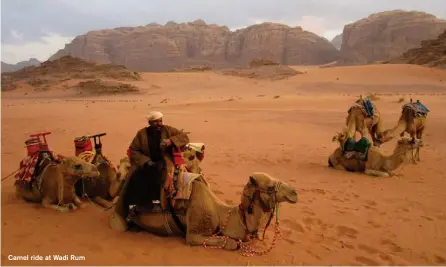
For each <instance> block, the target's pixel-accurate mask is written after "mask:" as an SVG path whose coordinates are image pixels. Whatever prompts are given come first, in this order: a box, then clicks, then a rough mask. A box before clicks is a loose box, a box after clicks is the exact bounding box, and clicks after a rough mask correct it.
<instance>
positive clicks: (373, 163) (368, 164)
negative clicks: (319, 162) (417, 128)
mask: <svg viewBox="0 0 446 267" xmlns="http://www.w3.org/2000/svg"><path fill="white" fill-rule="evenodd" d="M346 136H348V135H347V134H346V133H341V134H339V135H338V137H337V138H336V139H335V138H334V139H333V141H339V142H340V144H343V143H344V140H343V139H344V138H345V137H346ZM421 146H423V142H422V141H421V140H418V139H414V138H405V137H402V138H401V139H399V140H398V142H397V145H396V147H395V149H394V151H393V153H392V155H389V156H385V155H383V154H382V152H381V151H380V150H379V148H377V147H374V146H370V147H369V148H368V149H367V150H366V152H365V154H366V157H365V158H362V157H361V156H360V155H358V154H360V153H358V152H355V151H350V152H348V153H345V151H343V150H342V149H341V148H340V147H339V148H336V150H335V151H334V152H333V153H332V154H331V155H330V156H329V158H328V166H329V167H331V168H335V169H337V170H343V171H351V172H364V173H365V174H367V175H370V176H378V177H389V176H391V175H392V171H393V170H395V169H397V168H398V167H399V166H401V164H403V163H404V162H405V161H406V159H407V158H408V157H410V156H411V152H412V150H413V149H417V148H419V147H421ZM358 156H359V157H358Z"/></svg>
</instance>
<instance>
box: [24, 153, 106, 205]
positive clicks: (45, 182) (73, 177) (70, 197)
mask: <svg viewBox="0 0 446 267" xmlns="http://www.w3.org/2000/svg"><path fill="white" fill-rule="evenodd" d="M43 161H44V163H43V164H41V165H40V168H39V170H38V171H37V174H36V177H35V179H33V180H31V181H30V182H26V181H20V180H18V181H16V183H15V188H16V195H17V197H22V198H23V199H25V200H27V201H31V202H41V203H42V206H43V207H45V208H51V209H54V210H57V211H61V212H66V211H69V210H70V209H73V210H74V209H77V208H78V207H80V208H81V207H83V206H84V205H83V203H82V202H81V200H80V199H79V198H78V197H77V196H76V194H75V193H74V184H75V183H76V182H77V181H78V180H79V179H86V178H87V177H88V178H93V179H94V178H95V177H98V176H99V171H98V169H97V168H96V166H95V165H93V164H90V163H88V162H85V161H83V160H81V159H79V158H77V157H63V158H62V159H61V160H60V162H54V161H51V160H49V159H44V160H43Z"/></svg>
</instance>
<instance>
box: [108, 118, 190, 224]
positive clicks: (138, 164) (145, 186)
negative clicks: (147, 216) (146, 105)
mask: <svg viewBox="0 0 446 267" xmlns="http://www.w3.org/2000/svg"><path fill="white" fill-rule="evenodd" d="M162 117H163V114H161V113H160V112H151V113H150V114H149V116H148V117H147V120H148V122H149V126H148V127H144V128H142V129H140V130H139V131H138V132H137V134H136V136H135V137H134V138H133V140H132V142H131V144H130V147H129V150H128V154H129V158H130V163H131V167H130V170H129V172H128V175H127V177H126V181H125V182H124V185H123V188H122V191H121V193H120V196H119V199H118V201H117V203H116V207H115V213H116V215H118V216H119V217H121V218H122V219H125V218H126V217H127V215H128V211H129V205H141V206H144V207H146V208H149V209H150V208H151V206H152V201H153V200H160V192H161V188H162V185H163V184H164V181H165V180H166V176H167V174H168V170H170V169H172V168H174V163H173V159H172V157H171V154H169V153H168V151H169V150H171V149H172V146H176V147H177V148H181V147H184V146H185V145H187V144H188V143H189V137H188V136H187V133H185V132H183V131H180V130H178V129H176V128H174V127H172V126H168V125H164V124H163V119H162Z"/></svg>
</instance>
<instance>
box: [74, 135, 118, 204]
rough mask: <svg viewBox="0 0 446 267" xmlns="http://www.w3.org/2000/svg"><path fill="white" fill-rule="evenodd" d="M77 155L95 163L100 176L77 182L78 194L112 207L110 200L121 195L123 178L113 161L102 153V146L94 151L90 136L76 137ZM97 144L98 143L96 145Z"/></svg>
mask: <svg viewBox="0 0 446 267" xmlns="http://www.w3.org/2000/svg"><path fill="white" fill-rule="evenodd" d="M75 145H76V156H77V157H79V158H81V159H83V160H85V161H86V162H90V163H92V164H94V165H95V166H96V167H97V168H98V170H99V172H100V176H99V178H98V179H95V180H81V181H79V182H77V183H76V185H75V188H76V195H77V196H79V197H81V196H87V197H88V199H90V200H91V201H93V202H94V203H96V204H98V205H100V206H102V207H104V208H109V207H111V205H112V204H111V203H110V201H113V202H114V199H115V198H116V197H117V196H118V195H119V191H120V189H121V187H122V184H123V183H122V180H121V179H119V177H118V176H117V172H116V169H115V168H114V167H113V165H112V163H111V162H110V161H109V160H108V159H107V158H106V157H105V156H104V155H103V154H102V149H101V148H102V147H98V149H97V150H96V151H94V152H93V147H92V145H91V141H90V139H89V137H87V136H82V137H78V138H76V139H75ZM96 146H97V145H96Z"/></svg>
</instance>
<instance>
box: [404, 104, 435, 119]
mask: <svg viewBox="0 0 446 267" xmlns="http://www.w3.org/2000/svg"><path fill="white" fill-rule="evenodd" d="M406 108H408V109H410V110H413V111H414V112H415V116H417V117H419V116H426V115H427V113H428V112H429V111H430V110H429V109H428V108H427V107H426V106H425V105H423V104H422V103H421V102H419V101H417V102H413V103H407V104H404V105H403V107H402V110H403V111H404V110H405V109H406Z"/></svg>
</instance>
